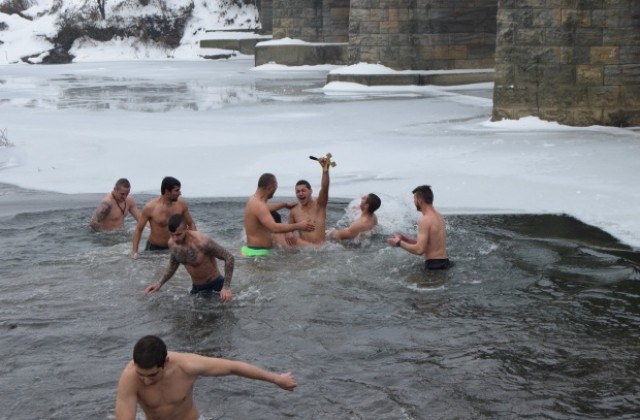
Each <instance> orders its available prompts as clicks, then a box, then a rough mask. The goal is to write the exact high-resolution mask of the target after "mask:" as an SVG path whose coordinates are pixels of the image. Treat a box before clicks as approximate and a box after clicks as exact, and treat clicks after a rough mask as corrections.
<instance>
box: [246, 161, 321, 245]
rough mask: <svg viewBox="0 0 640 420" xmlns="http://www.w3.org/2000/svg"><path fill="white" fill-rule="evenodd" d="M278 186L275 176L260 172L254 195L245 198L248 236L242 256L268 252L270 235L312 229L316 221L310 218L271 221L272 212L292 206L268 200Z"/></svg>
mask: <svg viewBox="0 0 640 420" xmlns="http://www.w3.org/2000/svg"><path fill="white" fill-rule="evenodd" d="M277 189H278V181H277V180H276V177H275V175H273V174H270V173H265V174H262V175H261V176H260V178H259V179H258V188H257V189H256V192H255V194H254V195H252V196H251V197H249V199H248V200H247V204H246V205H245V208H244V230H245V233H246V235H247V245H245V246H243V247H242V251H241V252H242V255H243V256H246V257H255V256H263V255H269V254H270V252H271V248H273V242H274V240H273V234H278V233H287V232H293V231H294V230H300V231H305V232H310V231H313V230H314V229H315V224H314V223H313V222H311V221H310V220H301V221H299V222H298V223H277V222H276V221H275V220H274V218H273V215H272V214H271V212H272V211H277V210H280V209H283V208H291V207H293V206H294V205H292V204H288V203H274V204H271V203H268V200H269V199H271V198H272V197H273V195H274V194H275V192H276V190H277Z"/></svg>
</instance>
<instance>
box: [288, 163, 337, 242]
mask: <svg viewBox="0 0 640 420" xmlns="http://www.w3.org/2000/svg"><path fill="white" fill-rule="evenodd" d="M318 163H319V164H320V167H322V179H321V180H320V193H319V194H318V198H317V199H314V198H313V197H312V195H313V190H312V189H311V184H309V182H307V181H305V180H303V179H301V180H300V181H298V182H297V183H296V198H297V199H298V204H297V205H296V206H295V207H294V208H292V209H291V211H290V212H289V223H297V222H300V221H301V220H311V221H312V222H313V223H314V224H315V226H316V228H315V229H314V230H313V231H301V232H300V237H299V238H297V239H296V244H297V245H320V244H322V243H324V241H325V240H326V232H325V229H326V227H327V204H328V203H329V165H325V163H326V158H324V157H322V158H320V159H318ZM289 236H292V235H289Z"/></svg>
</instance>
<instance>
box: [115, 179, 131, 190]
mask: <svg viewBox="0 0 640 420" xmlns="http://www.w3.org/2000/svg"><path fill="white" fill-rule="evenodd" d="M113 188H115V189H116V190H117V189H118V188H131V183H130V182H129V180H128V179H127V178H120V179H119V180H117V181H116V185H115V186H114V187H113Z"/></svg>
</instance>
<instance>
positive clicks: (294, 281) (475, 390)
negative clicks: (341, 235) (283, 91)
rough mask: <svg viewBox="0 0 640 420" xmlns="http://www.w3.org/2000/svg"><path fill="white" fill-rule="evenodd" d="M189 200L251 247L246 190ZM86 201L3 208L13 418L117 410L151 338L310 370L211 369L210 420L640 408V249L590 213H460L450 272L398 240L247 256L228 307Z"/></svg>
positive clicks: (6, 352) (1, 261) (1, 371)
mask: <svg viewBox="0 0 640 420" xmlns="http://www.w3.org/2000/svg"><path fill="white" fill-rule="evenodd" d="M19 194H22V195H19ZM17 195H19V198H20V199H23V200H24V201H25V203H26V204H27V207H28V208H30V207H29V206H28V204H29V203H30V201H29V200H33V199H34V197H32V196H31V195H27V194H24V193H22V192H21V190H15V189H8V190H6V189H5V190H4V193H3V194H0V200H1V201H0V202H2V203H3V204H4V203H5V202H6V201H10V200H11V198H10V197H14V198H15V196H17ZM36 195H37V194H36ZM68 197H69V196H65V200H67V199H68ZM98 198H99V197H98V196H96V197H92V199H95V200H94V201H96V200H97V199H98ZM148 198H149V197H137V199H138V201H139V203H140V204H141V203H143V202H145V201H146V200H147V199H148ZM189 201H190V204H191V210H192V214H193V216H194V218H195V219H196V221H197V223H198V228H199V229H200V230H202V231H204V232H205V233H207V234H209V235H211V236H212V237H213V238H214V239H216V240H217V241H219V242H220V243H221V244H223V245H224V246H226V247H228V248H229V249H231V250H232V251H233V252H234V253H235V254H236V255H238V250H239V248H240V246H241V245H242V242H243V234H242V207H243V200H226V201H225V200H213V199H211V200H208V199H200V200H189ZM70 202H71V203H73V205H69V206H68V207H67V208H64V207H60V204H61V203H60V202H58V203H57V204H52V205H50V206H49V207H47V208H46V209H43V210H41V211H38V212H31V213H21V214H17V215H5V216H3V217H2V223H1V225H0V235H2V237H3V241H2V245H0V246H1V247H2V252H0V277H1V278H2V281H1V282H0V330H1V331H2V335H1V336H0V337H1V338H0V343H1V347H0V348H1V349H2V353H1V356H2V359H3V362H4V363H3V364H1V365H0V381H2V383H3V384H10V386H8V387H5V388H4V389H3V392H2V393H1V394H0V407H3V410H2V412H3V414H2V415H0V418H7V419H33V418H51V419H81V418H82V419H85V418H113V404H114V399H115V389H116V384H117V380H118V377H119V374H120V372H121V370H122V368H123V367H124V364H125V363H126V362H127V361H128V360H129V359H130V355H131V351H132V346H133V344H134V343H135V341H136V340H137V339H138V338H139V337H140V336H142V335H144V334H149V333H153V334H159V335H161V336H162V337H163V338H165V339H166V341H167V342H168V344H169V346H170V347H171V348H172V349H175V350H181V351H196V352H200V353H203V354H208V355H212V356H220V357H227V358H235V359H241V360H246V361H249V362H251V363H256V364H258V365H260V366H264V367H267V368H269V369H273V370H280V371H289V370H290V371H292V372H294V374H295V375H296V377H297V378H298V380H299V383H300V386H299V388H298V389H297V390H296V391H295V392H294V393H293V394H290V393H285V392H282V391H280V390H278V389H277V388H275V387H273V386H271V385H269V384H265V383H261V382H255V381H248V380H242V379H239V378H233V377H229V378H215V379H214V378H209V379H202V380H200V381H198V384H197V386H196V392H195V399H196V402H197V404H198V406H199V408H200V409H201V410H202V412H203V413H204V415H205V416H206V418H216V419H217V418H230V419H249V418H263V419H282V418H286V417H291V418H301V419H327V418H332V419H346V418H358V419H400V418H406V419H450V418H520V417H530V418H554V419H574V418H587V417H588V418H613V417H615V418H632V417H634V416H635V415H636V414H637V407H638V404H639V403H640V398H639V397H638V395H640V393H639V392H638V391H639V389H638V388H639V385H638V381H637V379H636V378H637V377H638V375H639V374H640V364H638V343H639V342H640V341H639V339H640V337H639V335H640V333H639V331H640V309H639V308H640V287H639V280H640V270H639V268H638V267H639V265H640V255H638V253H637V252H634V251H633V250H631V249H628V248H626V247H625V246H623V245H621V244H619V243H617V242H616V241H615V240H614V239H613V238H611V237H610V236H608V235H607V234H605V233H603V232H601V231H599V230H597V229H594V228H592V227H590V226H586V225H584V224H582V223H580V222H579V221H577V220H575V219H572V218H569V217H565V216H552V215H545V216H536V215H518V216H503V215H490V216H456V215H449V216H448V217H447V222H448V230H449V237H450V244H449V245H450V254H451V258H452V259H453V260H455V265H454V267H453V268H452V269H451V270H449V271H448V272H437V273H431V272H424V271H422V263H421V261H420V259H419V258H417V257H414V256H411V255H408V254H407V253H402V252H400V251H399V250H397V249H395V248H390V247H387V246H386V244H385V241H384V240H385V238H384V237H383V236H382V235H378V236H374V237H373V238H372V239H371V240H370V241H368V242H367V243H366V244H364V245H362V246H349V247H343V246H341V245H337V244H331V245H328V246H326V247H323V248H322V249H319V250H304V251H301V252H296V253H283V254H279V255H276V256H274V257H273V258H270V259H258V260H254V259H245V258H241V257H238V260H237V263H236V272H235V276H234V280H233V285H232V287H233V290H234V300H233V302H232V303H230V304H226V305H223V304H221V303H220V302H219V301H218V300H217V298H216V297H211V296H208V297H207V296H197V297H193V296H191V295H189V293H188V290H189V280H188V275H187V274H186V272H185V271H184V269H183V268H181V269H179V270H178V272H177V273H176V275H175V276H174V278H173V279H172V280H171V281H170V282H169V283H168V284H167V285H166V286H165V287H164V288H163V289H162V291H161V292H160V293H158V294H156V295H153V296H150V297H145V296H143V293H142V290H143V289H144V287H145V285H147V284H148V283H149V282H151V281H154V280H157V279H158V278H159V277H160V276H161V274H162V272H163V270H164V267H165V265H166V263H167V254H166V253H163V252H160V253H155V254H152V253H143V254H142V255H141V256H140V258H139V259H138V260H136V261H133V260H131V259H129V258H128V257H127V254H128V253H129V251H130V248H131V245H130V237H131V232H132V229H133V226H132V224H131V221H128V224H127V227H126V229H125V230H124V231H120V232H114V233H109V234H95V233H92V232H91V231H90V229H89V228H88V226H87V220H88V218H89V216H90V214H91V212H92V211H93V207H94V205H95V202H92V201H90V200H89V198H77V199H76V200H70ZM346 205H347V203H337V202H332V205H331V206H330V213H329V223H328V224H329V226H334V225H336V224H340V223H343V222H344V221H343V220H341V218H342V217H343V215H344V211H343V209H344V207H345V206H346ZM408 223H410V221H408ZM256 413H260V414H259V415H256Z"/></svg>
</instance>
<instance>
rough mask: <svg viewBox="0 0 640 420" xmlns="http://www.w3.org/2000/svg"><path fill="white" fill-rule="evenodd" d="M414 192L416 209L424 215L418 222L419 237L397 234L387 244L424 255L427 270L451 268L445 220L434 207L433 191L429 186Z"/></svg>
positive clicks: (420, 187) (418, 188)
mask: <svg viewBox="0 0 640 420" xmlns="http://www.w3.org/2000/svg"><path fill="white" fill-rule="evenodd" d="M412 192H413V202H414V204H415V205H416V209H417V210H418V211H419V212H420V213H422V216H421V217H420V219H419V220H418V237H417V238H410V237H408V236H405V235H403V234H398V233H397V234H395V235H392V236H391V237H390V238H389V239H388V240H387V243H388V244H389V245H391V246H396V247H399V248H402V249H404V250H405V251H407V252H410V253H412V254H415V255H422V256H423V257H424V260H425V268H426V269H427V270H442V269H446V268H449V267H450V266H451V262H450V261H449V258H447V231H446V229H445V223H444V218H443V217H442V215H441V214H440V213H439V212H438V211H437V210H436V209H435V208H434V207H433V191H431V187H430V186H429V185H421V186H419V187H416V188H415V189H414V190H413V191H412Z"/></svg>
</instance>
